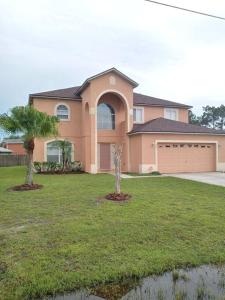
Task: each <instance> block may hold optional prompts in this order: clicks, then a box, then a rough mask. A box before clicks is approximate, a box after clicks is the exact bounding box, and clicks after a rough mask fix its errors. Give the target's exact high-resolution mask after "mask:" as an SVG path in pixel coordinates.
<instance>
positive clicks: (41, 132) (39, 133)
mask: <svg viewBox="0 0 225 300" xmlns="http://www.w3.org/2000/svg"><path fill="white" fill-rule="evenodd" d="M58 122H59V120H58V118H57V117H55V116H49V115H47V114H46V113H43V112H40V111H38V110H36V109H35V108H34V107H32V106H30V105H27V106H16V107H14V108H12V109H11V113H10V115H8V114H1V115H0V128H2V129H3V130H5V131H7V132H8V133H10V134H18V133H22V134H23V141H24V148H25V149H26V152H27V156H28V164H27V175H26V184H29V185H32V184H33V151H34V139H35V138H44V137H50V136H56V135H57V134H58V130H57V123H58Z"/></svg>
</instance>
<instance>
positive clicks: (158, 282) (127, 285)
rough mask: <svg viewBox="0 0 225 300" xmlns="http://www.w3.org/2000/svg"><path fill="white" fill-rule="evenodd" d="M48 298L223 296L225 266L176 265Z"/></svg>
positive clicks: (218, 298) (219, 298) (112, 299)
mask: <svg viewBox="0 0 225 300" xmlns="http://www.w3.org/2000/svg"><path fill="white" fill-rule="evenodd" d="M46 299H51V300H53V299H54V300H100V299H101V300H102V299H107V300H117V299H120V300H128V299H129V300H139V299H141V300H149V299H151V300H164V299H166V300H183V299H190V300H194V299H199V300H200V299H204V300H211V299H214V300H222V299H223V300H224V299H225V266H213V265H203V266H201V267H197V268H190V269H179V270H175V271H173V272H166V273H164V274H162V275H159V276H156V275H153V276H150V277H146V278H144V279H141V280H140V281H138V282H137V281H136V282H135V281H132V280H130V281H126V282H122V283H121V284H110V285H102V286H98V287H96V288H93V289H90V290H82V291H76V292H74V293H70V294H65V295H58V296H55V297H50V298H46Z"/></svg>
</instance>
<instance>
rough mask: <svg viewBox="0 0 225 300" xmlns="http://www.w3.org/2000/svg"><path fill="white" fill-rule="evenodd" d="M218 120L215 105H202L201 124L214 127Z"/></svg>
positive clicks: (217, 111) (217, 109)
mask: <svg viewBox="0 0 225 300" xmlns="http://www.w3.org/2000/svg"><path fill="white" fill-rule="evenodd" d="M218 121H219V108H218V107H215V106H209V105H207V106H204V107H203V114H202V122H201V124H202V125H204V126H207V127H212V128H216V124H217V122H218Z"/></svg>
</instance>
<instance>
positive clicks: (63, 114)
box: [56, 104, 70, 121]
mask: <svg viewBox="0 0 225 300" xmlns="http://www.w3.org/2000/svg"><path fill="white" fill-rule="evenodd" d="M56 116H57V117H58V118H59V119H60V120H62V121H64V120H69V118H70V114H69V107H68V106H67V105H65V104H58V105H57V106H56Z"/></svg>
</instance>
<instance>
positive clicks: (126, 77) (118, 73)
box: [76, 68, 138, 95]
mask: <svg viewBox="0 0 225 300" xmlns="http://www.w3.org/2000/svg"><path fill="white" fill-rule="evenodd" d="M111 72H113V73H115V74H117V75H118V76H120V77H122V78H123V79H125V80H126V81H128V82H129V83H130V84H131V85H132V86H133V87H137V86H138V83H137V82H135V81H134V80H133V79H131V78H129V77H128V76H127V75H125V74H123V73H122V72H120V71H119V70H117V69H116V68H111V69H108V70H106V71H103V72H101V73H98V74H96V75H94V76H91V77H89V78H88V79H86V80H85V82H84V83H83V84H82V85H81V87H80V88H79V89H78V90H77V92H76V93H77V95H80V94H81V93H82V92H83V90H85V88H86V87H87V86H88V85H89V83H90V82H91V81H92V80H93V79H96V78H98V77H100V76H103V75H106V74H109V73H111Z"/></svg>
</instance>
